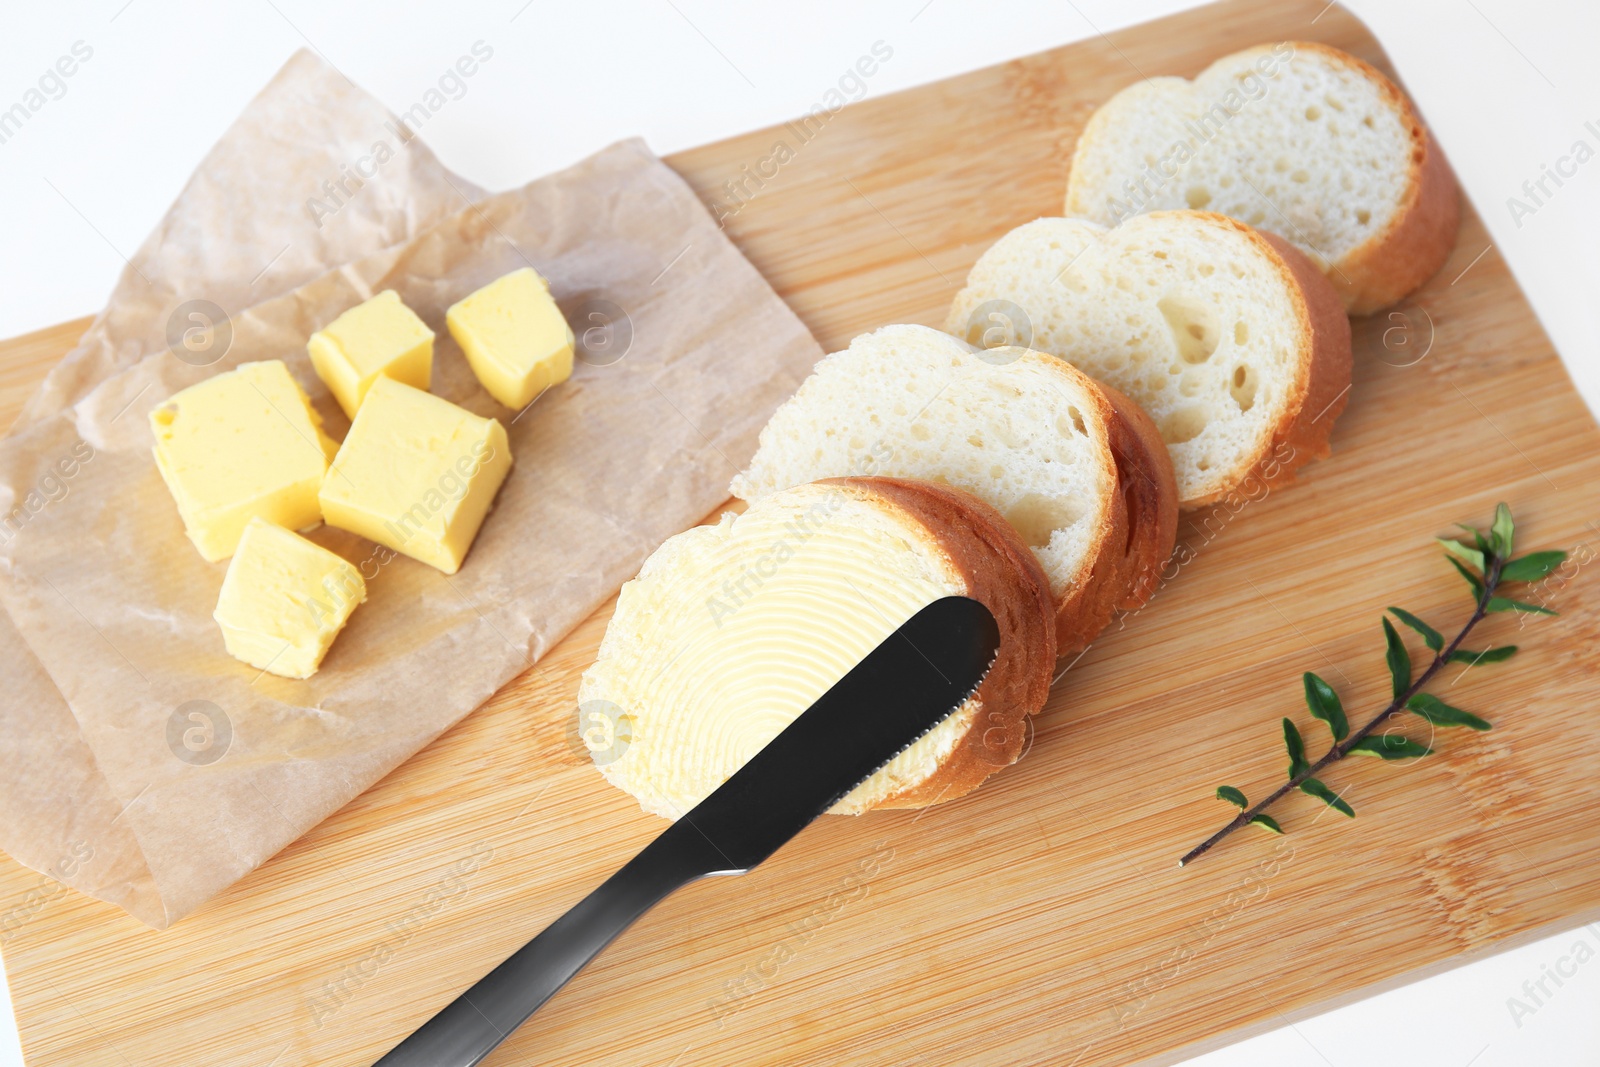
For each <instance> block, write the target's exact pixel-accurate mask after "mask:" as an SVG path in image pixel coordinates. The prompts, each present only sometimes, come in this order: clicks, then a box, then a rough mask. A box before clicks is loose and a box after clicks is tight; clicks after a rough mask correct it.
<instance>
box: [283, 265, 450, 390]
mask: <svg viewBox="0 0 1600 1067" xmlns="http://www.w3.org/2000/svg"><path fill="white" fill-rule="evenodd" d="M306 351H307V352H309V353H310V354H311V365H312V366H313V367H315V368H316V370H317V377H319V378H321V379H322V380H323V382H325V383H326V384H327V386H328V389H329V391H331V392H332V393H333V395H334V398H335V399H336V400H338V401H339V406H340V407H342V408H344V413H345V414H346V415H348V416H350V417H351V418H352V419H353V418H355V417H356V411H357V409H359V408H360V407H361V400H362V398H363V397H365V396H366V395H367V390H368V389H371V388H372V383H373V382H374V381H376V380H377V379H378V378H393V379H394V380H395V381H397V382H405V383H406V384H407V385H414V386H416V387H417V388H418V389H426V388H428V386H429V385H430V384H431V383H432V381H433V331H432V330H430V329H428V324H427V323H425V322H423V321H422V320H421V319H419V318H417V314H416V312H414V311H412V310H411V309H410V308H408V307H406V306H405V304H403V303H402V302H401V300H400V295H399V294H398V293H396V292H395V291H394V290H393V289H385V290H384V291H383V292H381V293H379V294H378V295H377V296H375V297H373V298H372V299H371V300H368V301H367V302H366V303H364V304H357V305H356V306H355V307H353V308H351V309H350V310H349V311H346V312H345V313H344V314H343V315H340V316H339V317H338V318H336V319H334V320H333V321H332V322H330V323H328V325H326V326H324V327H323V328H322V329H320V330H318V331H317V332H316V333H314V334H312V335H311V340H310V341H309V342H308V343H307V344H306Z"/></svg>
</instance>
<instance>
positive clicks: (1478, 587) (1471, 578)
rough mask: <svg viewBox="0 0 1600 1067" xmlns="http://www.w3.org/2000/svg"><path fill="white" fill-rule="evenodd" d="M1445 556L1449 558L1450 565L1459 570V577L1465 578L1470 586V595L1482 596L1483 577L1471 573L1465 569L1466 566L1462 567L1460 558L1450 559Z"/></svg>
mask: <svg viewBox="0 0 1600 1067" xmlns="http://www.w3.org/2000/svg"><path fill="white" fill-rule="evenodd" d="M1445 558H1446V559H1449V560H1450V566H1452V567H1454V568H1455V569H1456V570H1458V571H1460V572H1461V577H1463V578H1465V579H1466V580H1467V584H1468V585H1470V586H1472V595H1473V596H1474V597H1481V596H1483V579H1482V578H1479V577H1478V576H1477V575H1476V574H1473V573H1472V572H1471V571H1469V570H1467V568H1465V567H1463V566H1462V565H1461V561H1460V560H1457V559H1452V558H1450V557H1448V556H1447V557H1445Z"/></svg>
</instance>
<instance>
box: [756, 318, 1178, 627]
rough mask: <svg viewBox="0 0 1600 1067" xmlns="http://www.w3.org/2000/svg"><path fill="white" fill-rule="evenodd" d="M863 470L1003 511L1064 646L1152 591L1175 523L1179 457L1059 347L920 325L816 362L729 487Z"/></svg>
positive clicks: (766, 493) (884, 333)
mask: <svg viewBox="0 0 1600 1067" xmlns="http://www.w3.org/2000/svg"><path fill="white" fill-rule="evenodd" d="M860 474H879V475H889V476H893V477H902V478H918V479H925V480H929V481H934V482H939V483H941V484H944V485H950V486H954V487H955V488H957V489H961V490H964V491H965V492H968V493H971V494H973V495H974V496H976V497H978V498H979V499H980V500H982V501H984V502H985V503H987V504H989V505H990V506H992V507H993V508H995V509H996V510H997V511H999V512H1000V513H1001V514H1002V515H1004V516H1005V517H1006V518H1007V519H1008V520H1009V521H1010V522H1011V525H1012V526H1013V527H1014V528H1015V529H1016V531H1017V533H1018V534H1019V535H1020V536H1021V537H1022V539H1023V541H1024V542H1025V543H1026V544H1027V545H1028V547H1030V548H1031V549H1032V550H1033V553H1034V555H1035V556H1037V557H1038V559H1039V563H1040V564H1041V565H1042V566H1043V568H1044V572H1045V575H1046V576H1047V577H1048V578H1049V580H1050V591H1051V593H1052V595H1053V596H1054V597H1055V602H1056V646H1057V651H1058V652H1059V653H1060V654H1062V655H1067V654H1070V653H1073V652H1076V651H1078V650H1079V649H1081V648H1083V647H1084V646H1085V645H1087V644H1088V643H1089V642H1090V641H1092V640H1094V638H1095V636H1096V635H1097V634H1099V632H1100V631H1101V630H1102V629H1103V628H1104V627H1105V625H1106V623H1107V622H1109V621H1110V620H1111V616H1112V614H1113V613H1114V612H1115V611H1117V610H1119V609H1121V610H1126V611H1131V610H1134V609H1136V608H1138V607H1140V606H1142V605H1143V604H1144V602H1145V601H1146V600H1147V599H1148V598H1149V597H1150V595H1151V594H1152V593H1153V592H1154V591H1155V588H1156V584H1157V579H1158V575H1159V572H1160V568H1161V565H1162V564H1163V563H1165V562H1166V560H1167V557H1168V556H1169V555H1171V553H1172V545H1173V540H1174V538H1175V536H1176V533H1177V526H1178V493H1177V483H1176V482H1175V481H1174V479H1173V474H1172V462H1171V460H1170V458H1169V457H1168V456H1167V450H1166V448H1165V446H1164V445H1163V444H1162V443H1161V438H1160V436H1159V435H1158V434H1157V432H1156V428H1155V425H1154V424H1153V423H1152V422H1151V421H1150V419H1149V417H1148V416H1147V415H1145V413H1144V412H1143V411H1142V410H1140V408H1139V407H1138V405H1136V404H1134V403H1132V402H1131V401H1129V400H1128V399H1127V398H1126V397H1124V396H1122V395H1121V394H1120V393H1118V392H1116V391H1115V390H1113V389H1111V388H1109V387H1105V386H1102V385H1099V384H1097V383H1096V382H1094V381H1093V380H1092V379H1090V378H1088V377H1087V376H1085V375H1084V374H1082V373H1080V372H1079V371H1077V370H1075V369H1074V368H1073V367H1072V366H1071V365H1069V364H1068V363H1066V362H1065V361H1063V360H1060V359H1057V358H1056V357H1054V356H1049V355H1045V354H1043V353H1040V352H1031V351H1029V350H1027V349H1025V348H997V349H993V350H989V351H985V350H983V349H980V348H976V347H974V346H973V345H970V344H968V343H966V342H965V341H962V340H958V339H957V338H954V337H951V336H950V335H948V334H944V333H940V332H939V331H938V330H934V329H931V328H930V327H927V326H885V327H883V328H882V329H880V330H878V331H876V332H874V333H869V334H863V335H861V336H860V337H857V338H856V339H855V340H853V341H851V342H850V347H849V348H848V349H847V350H845V351H843V352H835V353H834V354H832V355H830V356H828V357H826V358H825V359H823V360H822V361H821V362H820V363H818V364H817V366H816V369H815V370H814V371H812V373H811V376H810V377H809V378H807V379H806V380H805V381H804V382H803V383H801V385H800V388H799V389H798V390H797V391H796V392H795V395H794V396H793V397H791V398H790V399H789V400H788V401H786V402H785V403H784V404H783V406H782V407H780V408H779V409H778V410H777V412H776V413H775V414H774V415H773V416H772V419H771V420H770V421H769V422H768V423H767V425H766V426H765V427H764V428H763V429H762V431H761V440H760V444H759V446H758V447H757V449H756V454H755V456H754V457H753V458H752V459H751V460H750V464H749V466H748V467H746V468H745V470H744V471H742V472H741V473H740V474H739V475H738V476H737V477H735V478H734V480H733V484H732V485H731V486H730V487H729V489H730V491H731V492H732V493H733V495H734V496H736V497H739V498H740V499H741V500H744V501H747V502H749V503H755V502H756V501H759V500H764V499H766V498H768V497H770V496H772V494H774V493H777V492H779V491H781V490H784V489H787V488H789V487H790V486H793V485H799V484H801V483H804V482H810V481H815V480H816V479H818V478H828V477H839V476H844V475H860Z"/></svg>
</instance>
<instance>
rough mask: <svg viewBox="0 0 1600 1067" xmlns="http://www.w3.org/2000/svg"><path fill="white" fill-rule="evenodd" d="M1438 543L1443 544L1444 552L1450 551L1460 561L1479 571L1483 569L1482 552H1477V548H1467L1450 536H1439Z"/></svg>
mask: <svg viewBox="0 0 1600 1067" xmlns="http://www.w3.org/2000/svg"><path fill="white" fill-rule="evenodd" d="M1439 543H1440V544H1441V545H1443V546H1444V550H1445V551H1446V552H1448V553H1450V554H1451V555H1452V556H1454V557H1455V558H1456V559H1459V560H1460V561H1461V562H1463V563H1470V564H1471V565H1472V566H1474V567H1476V568H1478V570H1480V571H1481V570H1483V569H1484V566H1483V553H1482V552H1479V551H1478V550H1477V549H1475V548H1468V547H1467V546H1466V545H1464V544H1462V543H1461V542H1460V541H1457V540H1455V539H1454V538H1452V537H1441V538H1439Z"/></svg>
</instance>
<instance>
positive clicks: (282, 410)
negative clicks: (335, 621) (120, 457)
mask: <svg viewBox="0 0 1600 1067" xmlns="http://www.w3.org/2000/svg"><path fill="white" fill-rule="evenodd" d="M150 429H151V431H152V432H153V433H154V434H155V439H156V444H155V457H156V467H157V468H158V469H159V470H160V471H161V477H162V478H163V479H164V480H165V481H166V483H167V488H168V489H170V490H171V491H172V499H173V500H175V501H177V504H178V514H179V515H180V516H182V517H183V528H184V530H185V531H186V532H187V533H188V535H189V540H191V541H193V542H194V546H195V547H196V548H198V549H199V550H200V554H201V555H202V556H204V557H205V558H206V560H207V561H209V562H212V563H215V562H216V561H217V560H220V559H227V558H228V557H229V556H231V555H233V551H234V548H235V546H237V545H238V543H239V536H240V535H241V534H243V533H244V528H245V524H246V523H247V522H249V521H250V519H251V518H253V517H255V516H258V515H259V516H260V517H262V518H264V519H266V520H268V521H269V522H275V523H277V524H278V525H279V526H284V527H287V528H289V529H291V530H299V529H303V528H305V527H307V526H314V525H316V524H317V523H318V522H320V521H321V520H322V510H321V508H320V507H319V506H318V504H317V491H318V490H319V489H320V488H322V476H323V475H324V474H325V473H326V472H327V470H328V460H329V459H330V458H332V456H333V453H334V451H335V450H336V449H337V448H338V447H339V446H338V445H337V444H335V443H334V442H333V440H332V439H330V438H329V437H328V435H327V434H325V433H323V432H322V419H321V418H320V417H319V416H318V415H317V413H316V411H315V410H314V409H313V408H312V407H311V402H310V401H309V400H307V399H306V394H305V392H304V391H303V390H302V389H301V388H300V385H299V383H298V382H296V381H295V380H294V378H293V377H291V376H290V374H289V368H288V367H286V366H284V365H283V361H282V360H279V359H269V360H264V361H262V362H260V363H241V364H240V365H239V366H238V367H237V368H235V369H234V370H231V371H228V372H227V373H224V374H219V375H217V376H216V377H214V378H208V379H206V380H205V381H203V382H201V383H199V384H198V385H191V386H190V387H189V388H187V389H185V390H183V391H182V392H180V393H176V394H174V395H173V396H171V397H169V398H168V399H167V400H166V401H165V402H163V403H161V404H158V405H157V406H156V407H155V408H154V409H153V410H152V411H151V412H150Z"/></svg>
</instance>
